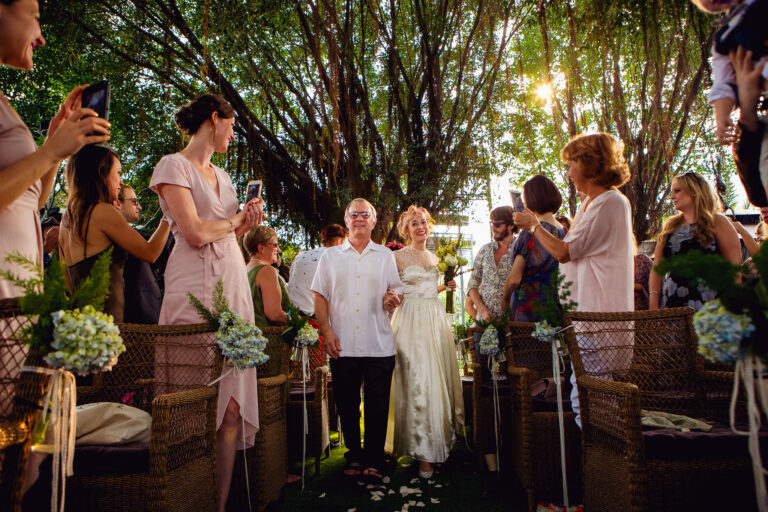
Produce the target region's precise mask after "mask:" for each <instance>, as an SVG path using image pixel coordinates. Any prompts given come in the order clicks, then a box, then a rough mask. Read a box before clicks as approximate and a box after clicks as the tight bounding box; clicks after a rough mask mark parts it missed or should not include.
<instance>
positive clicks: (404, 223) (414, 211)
mask: <svg viewBox="0 0 768 512" xmlns="http://www.w3.org/2000/svg"><path fill="white" fill-rule="evenodd" d="M420 213H421V214H423V215H424V216H425V217H426V218H427V222H429V224H430V226H431V225H433V224H434V223H435V219H433V218H432V216H431V215H430V214H429V210H427V209H426V208H424V207H422V206H416V205H415V204H412V205H411V206H409V207H408V209H407V210H406V211H404V212H403V213H401V214H400V218H399V219H398V221H397V232H398V233H400V237H401V238H402V239H403V240H405V241H406V243H410V231H409V229H408V220H409V219H410V218H411V217H413V216H414V215H418V214H420Z"/></svg>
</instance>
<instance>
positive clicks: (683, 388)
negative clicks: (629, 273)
mask: <svg viewBox="0 0 768 512" xmlns="http://www.w3.org/2000/svg"><path fill="white" fill-rule="evenodd" d="M693 313H694V311H693V309H691V308H688V307H682V308H670V309H662V310H656V311H633V312H626V313H582V312H571V313H567V314H566V315H565V320H566V322H569V323H571V324H572V325H573V328H572V329H568V330H567V331H566V342H567V343H568V350H569V352H570V354H571V359H572V361H573V367H574V371H575V372H576V376H577V378H578V377H581V376H583V375H585V376H589V377H594V378H597V379H602V380H608V381H619V382H628V383H631V384H634V385H636V386H637V387H638V389H639V393H640V405H641V407H642V408H643V409H649V410H655V411H666V412H672V413H678V414H689V415H692V414H693V415H695V414H699V413H701V410H702V407H703V405H704V404H703V390H702V389H701V374H702V371H703V369H702V367H701V359H700V358H699V357H697V338H696V333H695V331H694V329H693V322H692V319H693Z"/></svg>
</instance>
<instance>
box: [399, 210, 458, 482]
mask: <svg viewBox="0 0 768 512" xmlns="http://www.w3.org/2000/svg"><path fill="white" fill-rule="evenodd" d="M431 220H432V219H431V217H430V215H429V212H428V211H427V210H426V209H424V208H417V207H416V206H411V207H410V208H408V211H406V212H404V213H403V214H402V215H401V216H400V220H399V222H398V230H399V231H400V234H401V236H402V237H403V238H405V239H409V240H410V244H409V245H407V246H406V247H405V248H404V249H401V250H399V251H396V252H395V260H396V262H397V270H398V271H399V272H400V279H401V280H402V281H403V284H404V285H405V288H404V295H403V301H402V303H401V305H400V306H399V307H398V308H397V310H396V311H395V313H394V315H393V317H392V331H393V333H394V337H395V352H396V354H395V373H394V378H393V381H392V400H391V402H390V403H391V404H392V406H391V408H390V411H391V415H392V416H393V418H390V419H392V420H393V423H394V432H393V436H394V437H393V441H392V448H393V452H394V454H395V455H396V456H397V457H400V456H404V455H408V456H411V457H413V458H415V459H417V460H418V461H419V474H420V476H421V477H422V478H430V477H431V476H432V474H433V468H432V464H433V463H442V462H445V460H446V459H447V458H448V455H449V454H450V451H451V448H452V447H453V444H454V442H455V440H456V437H457V434H458V433H459V432H460V431H461V428H462V426H463V425H464V399H463V394H462V389H461V378H460V377H459V367H458V364H457V361H456V349H455V346H454V342H453V333H452V331H451V326H450V323H449V320H448V317H447V315H446V314H445V306H444V305H443V304H442V302H441V301H440V299H439V298H438V297H437V294H438V293H440V292H441V291H443V290H445V289H446V287H445V285H439V286H438V280H439V278H440V276H441V273H440V271H438V270H437V267H436V266H435V265H436V264H437V261H438V259H437V257H436V256H435V255H434V254H432V253H431V252H429V251H428V250H427V248H426V242H427V238H429V234H430V231H431V224H430V221H431ZM449 285H450V286H451V288H455V287H456V284H455V283H454V282H453V281H451V282H450V283H449Z"/></svg>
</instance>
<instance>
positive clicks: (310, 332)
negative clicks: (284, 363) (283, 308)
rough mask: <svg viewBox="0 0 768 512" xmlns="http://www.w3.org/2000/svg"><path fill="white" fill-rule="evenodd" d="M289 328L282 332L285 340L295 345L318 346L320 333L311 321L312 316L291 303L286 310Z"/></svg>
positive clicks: (299, 346)
mask: <svg viewBox="0 0 768 512" xmlns="http://www.w3.org/2000/svg"><path fill="white" fill-rule="evenodd" d="M286 323H287V324H288V328H287V329H286V330H284V331H283V333H282V334H281V336H282V338H283V341H284V342H285V343H287V344H289V345H291V346H293V347H297V348H301V347H316V346H317V345H318V342H319V340H320V335H319V333H318V331H317V329H315V327H314V326H313V325H312V324H311V323H310V318H309V316H308V315H305V314H304V313H302V312H301V309H299V308H298V307H297V306H295V305H293V304H291V305H290V306H289V307H288V311H287V312H286Z"/></svg>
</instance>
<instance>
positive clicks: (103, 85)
mask: <svg viewBox="0 0 768 512" xmlns="http://www.w3.org/2000/svg"><path fill="white" fill-rule="evenodd" d="M109 92H110V87H109V82H108V81H107V80H102V81H101V82H97V83H95V84H92V85H89V86H88V87H86V88H85V89H84V90H83V96H82V107H83V108H90V109H93V110H95V111H96V113H97V114H99V117H101V118H102V119H104V120H106V121H109Z"/></svg>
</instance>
